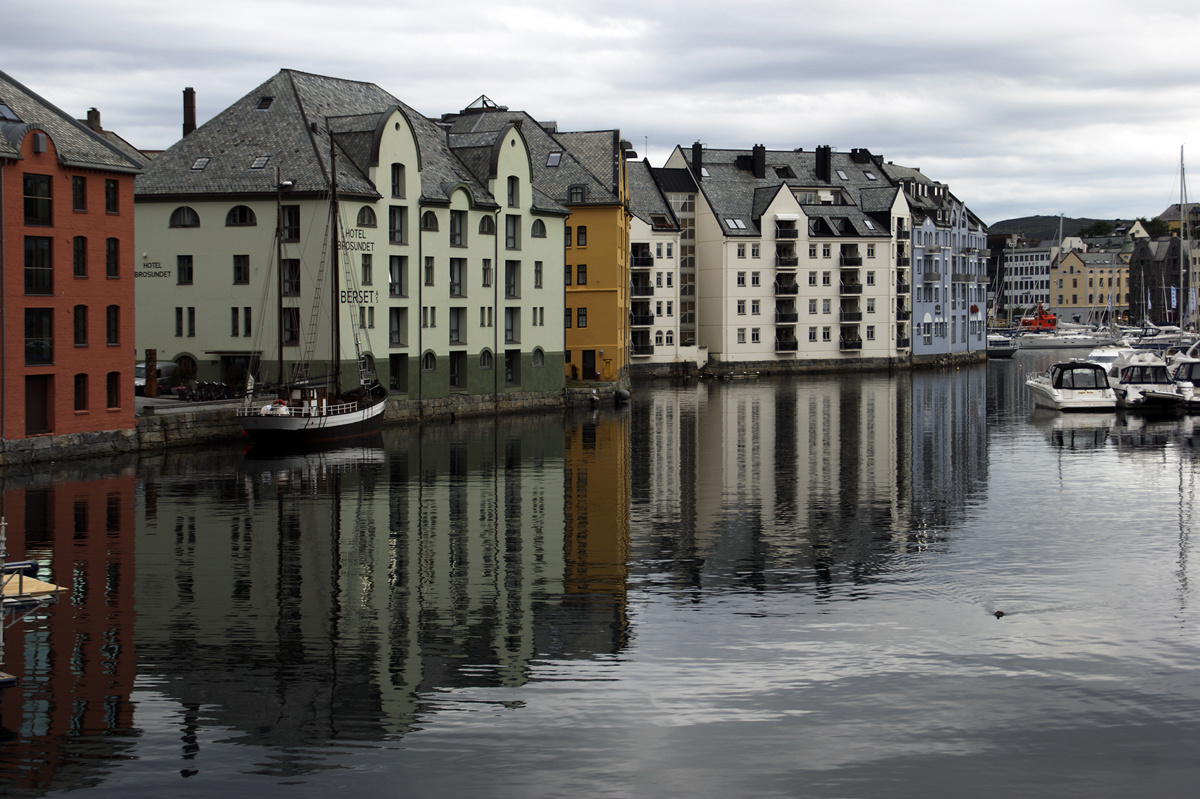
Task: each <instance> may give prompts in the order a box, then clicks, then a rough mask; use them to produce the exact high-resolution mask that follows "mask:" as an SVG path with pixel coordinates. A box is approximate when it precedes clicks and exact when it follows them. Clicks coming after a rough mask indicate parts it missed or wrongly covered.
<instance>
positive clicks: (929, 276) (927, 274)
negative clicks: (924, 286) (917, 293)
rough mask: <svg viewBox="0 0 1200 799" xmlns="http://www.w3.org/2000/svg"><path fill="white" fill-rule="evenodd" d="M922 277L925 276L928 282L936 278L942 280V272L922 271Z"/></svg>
mask: <svg viewBox="0 0 1200 799" xmlns="http://www.w3.org/2000/svg"><path fill="white" fill-rule="evenodd" d="M921 277H923V278H925V282H926V283H928V282H930V281H934V280H941V279H942V273H941V272H922V273H921Z"/></svg>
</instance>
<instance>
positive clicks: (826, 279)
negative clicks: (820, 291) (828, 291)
mask: <svg viewBox="0 0 1200 799" xmlns="http://www.w3.org/2000/svg"><path fill="white" fill-rule="evenodd" d="M832 278H833V273H832V272H822V273H821V285H822V286H829V285H832V282H831V281H832Z"/></svg>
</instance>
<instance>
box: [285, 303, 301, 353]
mask: <svg viewBox="0 0 1200 799" xmlns="http://www.w3.org/2000/svg"><path fill="white" fill-rule="evenodd" d="M283 343H284V345H285V346H290V347H295V346H297V345H298V344H299V343H300V309H299V308H284V309H283Z"/></svg>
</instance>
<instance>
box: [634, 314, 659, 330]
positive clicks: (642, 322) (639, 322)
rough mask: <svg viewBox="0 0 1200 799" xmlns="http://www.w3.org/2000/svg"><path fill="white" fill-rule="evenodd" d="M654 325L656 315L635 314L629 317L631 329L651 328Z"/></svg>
mask: <svg viewBox="0 0 1200 799" xmlns="http://www.w3.org/2000/svg"><path fill="white" fill-rule="evenodd" d="M653 324H654V314H648V313H647V314H640V313H639V314H634V313H631V314H630V315H629V325H630V327H650V326H651V325H653Z"/></svg>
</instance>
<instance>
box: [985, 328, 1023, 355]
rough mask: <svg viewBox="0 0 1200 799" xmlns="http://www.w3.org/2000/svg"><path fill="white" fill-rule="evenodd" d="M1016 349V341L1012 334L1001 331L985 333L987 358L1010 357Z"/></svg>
mask: <svg viewBox="0 0 1200 799" xmlns="http://www.w3.org/2000/svg"><path fill="white" fill-rule="evenodd" d="M1016 351H1017V342H1016V340H1015V339H1014V338H1013V337H1012V336H1006V335H1004V334H1003V333H988V334H987V354H988V357H989V358H1011V357H1012V356H1013V354H1014V353H1015V352H1016Z"/></svg>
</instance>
